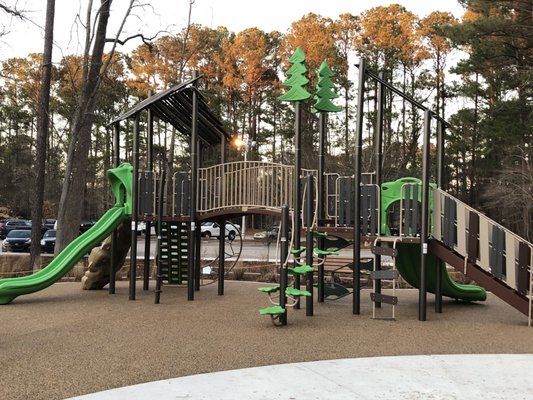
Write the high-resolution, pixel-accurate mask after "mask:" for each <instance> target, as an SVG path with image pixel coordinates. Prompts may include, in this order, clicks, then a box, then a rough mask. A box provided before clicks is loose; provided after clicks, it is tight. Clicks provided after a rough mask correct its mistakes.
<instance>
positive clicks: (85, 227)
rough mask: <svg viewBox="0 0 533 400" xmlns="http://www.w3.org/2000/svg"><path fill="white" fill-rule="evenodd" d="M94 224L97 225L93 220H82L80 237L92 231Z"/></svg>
mask: <svg viewBox="0 0 533 400" xmlns="http://www.w3.org/2000/svg"><path fill="white" fill-rule="evenodd" d="M94 224H96V221H93V220H92V219H82V220H81V222H80V235H81V234H82V233H85V232H87V231H88V230H89V229H91V228H92V227H93V225H94Z"/></svg>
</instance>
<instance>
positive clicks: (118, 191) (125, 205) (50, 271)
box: [0, 163, 133, 304]
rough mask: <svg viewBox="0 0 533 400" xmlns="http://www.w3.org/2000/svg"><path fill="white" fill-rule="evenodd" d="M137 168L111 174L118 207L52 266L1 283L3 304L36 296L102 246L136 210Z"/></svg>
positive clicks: (0, 291) (73, 242)
mask: <svg viewBox="0 0 533 400" xmlns="http://www.w3.org/2000/svg"><path fill="white" fill-rule="evenodd" d="M132 174H133V168H132V166H131V165H130V164H128V163H124V164H122V165H120V166H119V167H117V168H113V169H110V170H108V171H107V177H108V179H109V181H110V184H111V189H112V190H113V194H114V195H115V206H114V207H113V208H111V209H110V210H108V211H107V212H106V213H105V214H104V215H103V216H102V218H100V219H99V220H98V222H96V224H94V226H92V227H91V229H89V230H88V231H87V232H85V233H84V234H83V235H81V236H78V237H77V238H76V239H74V240H73V241H72V242H70V243H69V244H68V246H67V247H65V249H64V250H63V251H62V252H61V253H60V254H58V255H57V256H56V257H55V258H54V259H53V260H52V262H51V263H50V264H48V265H47V266H46V267H44V268H43V269H41V270H40V271H38V272H36V273H34V274H33V275H28V276H22V277H18V278H7V279H0V304H9V303H11V302H12V301H13V299H15V298H16V297H17V296H20V295H23V294H29V293H34V292H37V291H39V290H42V289H45V288H47V287H48V286H50V285H52V284H53V283H55V282H57V281H58V280H59V279H60V278H61V277H62V276H64V275H65V274H66V273H67V272H69V271H70V270H71V269H72V267H73V266H74V265H75V264H76V263H77V262H78V261H79V259H80V258H82V257H83V256H84V255H85V254H87V253H88V252H89V251H91V249H92V248H93V247H95V246H96V245H98V244H99V243H100V242H101V241H103V240H104V239H105V238H106V237H108V236H109V235H110V234H111V232H113V231H114V230H115V228H116V227H117V226H118V225H119V224H120V223H121V222H122V221H123V220H124V218H126V217H128V216H130V215H131V210H132V201H131V194H132Z"/></svg>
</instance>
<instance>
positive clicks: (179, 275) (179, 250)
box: [158, 222, 189, 284]
mask: <svg viewBox="0 0 533 400" xmlns="http://www.w3.org/2000/svg"><path fill="white" fill-rule="evenodd" d="M188 237H189V224H188V223H186V222H162V225H161V240H160V245H159V249H158V250H159V254H160V263H161V275H162V278H163V281H166V282H167V283H169V284H182V283H184V282H187V271H188V269H187V268H188V258H189V254H188Z"/></svg>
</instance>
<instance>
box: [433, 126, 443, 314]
mask: <svg viewBox="0 0 533 400" xmlns="http://www.w3.org/2000/svg"><path fill="white" fill-rule="evenodd" d="M444 146H445V126H444V121H442V120H441V119H437V185H438V187H439V188H440V189H442V190H445V187H444V186H445V178H444V176H445V166H444ZM435 218H440V217H438V216H435ZM435 268H436V269H437V270H436V271H435V273H436V276H435V312H436V313H442V273H443V270H444V268H445V265H444V262H443V261H441V260H437V262H436V264H435Z"/></svg>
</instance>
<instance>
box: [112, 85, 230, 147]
mask: <svg viewBox="0 0 533 400" xmlns="http://www.w3.org/2000/svg"><path fill="white" fill-rule="evenodd" d="M200 77H201V76H198V77H196V78H193V79H190V80H188V81H186V82H183V83H180V84H179V85H176V86H173V87H171V88H169V89H167V90H165V91H163V92H160V93H157V94H155V95H153V96H150V97H148V98H146V99H144V100H143V101H141V102H140V103H138V104H137V105H136V106H135V107H133V108H131V109H130V110H128V111H127V112H125V113H124V114H122V115H121V116H119V117H118V118H116V119H115V120H113V121H112V122H111V124H110V125H112V124H115V123H117V122H119V121H123V120H125V119H128V118H132V117H134V116H135V115H136V114H137V113H139V112H141V111H143V110H151V111H152V112H153V113H154V115H155V116H156V117H157V118H159V119H160V120H161V121H164V122H168V123H170V124H171V125H172V126H174V127H175V128H176V129H177V130H178V131H180V132H182V133H184V134H186V135H189V136H190V135H191V126H192V94H193V92H194V91H195V90H196V92H197V94H198V137H199V138H200V139H201V140H202V141H203V142H204V143H205V144H207V145H215V144H218V143H220V142H221V141H222V137H225V138H226V140H228V141H229V140H230V139H231V137H230V135H229V134H228V132H226V130H225V129H224V126H223V125H222V122H221V121H220V120H219V119H218V118H217V117H216V116H215V115H214V114H213V112H212V111H211V110H210V109H209V106H208V105H207V102H206V100H205V98H204V96H203V95H202V94H201V93H200V92H199V91H198V90H197V89H196V88H195V87H194V83H195V82H196V81H197V80H198V79H199V78H200Z"/></svg>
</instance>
